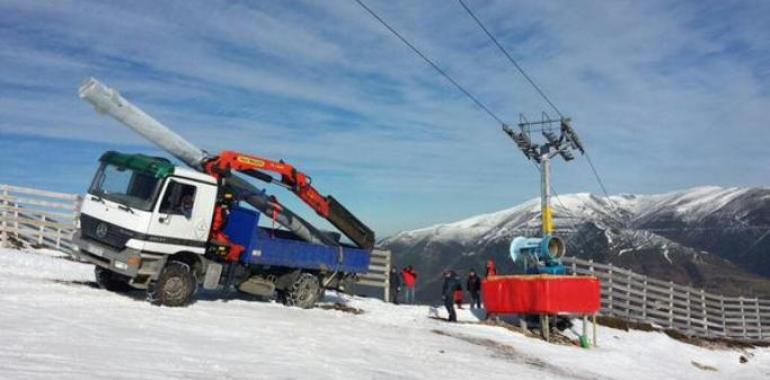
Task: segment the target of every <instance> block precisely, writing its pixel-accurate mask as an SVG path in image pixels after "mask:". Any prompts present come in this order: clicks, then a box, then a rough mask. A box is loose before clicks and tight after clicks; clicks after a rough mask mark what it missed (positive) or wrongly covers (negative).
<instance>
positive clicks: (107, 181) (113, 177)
mask: <svg viewBox="0 0 770 380" xmlns="http://www.w3.org/2000/svg"><path fill="white" fill-rule="evenodd" d="M161 181H162V180H161V179H160V178H155V176H153V175H151V174H148V173H142V172H138V171H133V170H131V169H126V168H122V167H119V166H115V165H112V164H103V165H102V166H101V168H99V171H98V172H97V173H96V176H95V177H94V181H93V183H92V184H91V188H90V189H89V190H88V192H89V193H90V194H92V195H96V196H99V197H102V198H105V199H109V200H111V201H113V202H117V203H120V204H123V205H126V206H128V207H131V208H135V209H139V210H144V211H149V210H150V209H152V205H153V203H154V200H155V196H156V194H157V192H158V188H159V187H160V183H161Z"/></svg>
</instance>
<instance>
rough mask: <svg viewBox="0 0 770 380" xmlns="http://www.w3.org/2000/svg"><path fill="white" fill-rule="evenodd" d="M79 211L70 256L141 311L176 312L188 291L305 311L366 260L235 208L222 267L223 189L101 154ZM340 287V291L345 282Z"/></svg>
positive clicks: (146, 160)
mask: <svg viewBox="0 0 770 380" xmlns="http://www.w3.org/2000/svg"><path fill="white" fill-rule="evenodd" d="M99 161H100V165H99V168H98V170H97V171H96V174H95V175H94V178H93V180H92V182H91V186H90V187H89V189H88V193H87V194H86V195H85V197H84V198H83V203H82V206H81V209H80V221H79V229H78V231H77V232H76V234H75V237H74V239H73V240H74V242H75V243H76V245H77V247H78V250H77V251H76V252H75V255H76V256H77V257H79V258H80V259H81V260H84V261H87V262H90V263H93V264H94V265H95V275H96V281H97V283H98V284H99V285H100V286H101V287H103V288H106V289H108V290H114V291H122V290H128V289H131V288H138V289H146V290H147V291H148V296H149V298H150V300H151V301H153V302H156V303H158V304H162V305H167V306H183V305H186V304H187V303H189V302H190V301H191V300H192V297H193V296H194V294H195V292H196V290H197V287H198V285H199V284H200V285H203V287H204V288H205V289H217V288H219V289H225V290H226V289H229V287H230V286H231V285H233V286H235V287H236V289H238V290H239V291H241V292H245V293H249V294H252V295H258V296H262V297H273V296H275V295H278V296H279V298H281V299H282V300H283V301H284V302H286V303H288V304H291V305H296V306H300V307H312V306H313V305H314V304H315V302H316V300H317V299H318V297H319V295H320V293H321V291H322V289H323V288H325V287H337V288H340V287H342V285H341V284H343V281H348V280H350V279H351V278H355V275H356V274H357V273H366V272H367V271H368V266H369V260H370V254H371V251H370V250H365V249H359V248H356V247H353V246H346V245H344V244H340V245H339V246H327V245H322V244H313V243H309V242H306V241H302V239H299V238H298V237H297V236H296V235H293V234H292V233H290V232H289V231H285V230H277V229H271V228H265V227H260V226H259V217H260V214H259V213H258V212H256V211H254V210H251V209H248V208H243V207H240V206H239V205H238V203H237V201H236V202H234V203H233V204H232V205H231V206H232V207H231V209H230V211H229V212H228V215H229V221H228V222H227V223H226V229H225V232H226V233H227V234H228V235H229V236H231V237H232V239H233V241H234V242H236V243H237V244H239V245H240V246H242V247H244V248H246V249H245V251H244V252H243V253H242V254H240V256H239V257H238V258H237V260H236V261H227V260H224V259H223V258H222V256H221V255H220V254H218V253H217V252H219V251H218V249H221V246H219V245H218V244H217V243H216V242H215V241H214V239H213V238H212V224H213V223H214V216H215V214H216V212H215V210H216V208H217V207H218V203H217V202H218V199H219V198H220V197H221V195H222V194H223V193H225V192H223V191H222V190H223V188H224V186H222V184H221V183H220V182H218V181H217V179H215V178H214V177H212V176H210V175H207V174H203V173H199V172H196V171H193V170H189V169H185V168H180V167H177V166H175V165H173V164H172V163H171V162H170V161H168V160H166V159H165V158H160V157H151V156H146V155H142V154H123V153H118V152H112V151H111V152H107V153H105V154H103V155H102V156H101V158H100V159H99ZM346 283H347V282H346Z"/></svg>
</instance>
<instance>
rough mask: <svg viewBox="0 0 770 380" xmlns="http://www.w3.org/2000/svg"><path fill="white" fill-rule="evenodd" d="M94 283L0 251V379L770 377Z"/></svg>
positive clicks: (735, 360)
mask: <svg viewBox="0 0 770 380" xmlns="http://www.w3.org/2000/svg"><path fill="white" fill-rule="evenodd" d="M92 273H93V272H92V267H91V266H89V265H84V264H79V263H75V262H71V261H68V260H63V259H61V258H60V257H59V256H58V255H57V254H56V253H53V252H50V251H49V252H42V253H41V252H21V251H14V250H7V249H5V250H3V249H0V378H2V379H50V378H57V379H92V378H93V379H105V378H109V379H117V378H138V379H176V378H180V379H181V378H184V379H256V378H271V379H275V378H299V379H327V378H328V379H391V378H399V379H497V378H507V379H510V378H544V379H561V378H579V379H642V378H644V379H690V380H691V379H699V380H700V379H717V378H719V379H728V378H729V379H767V378H770V349H767V348H765V349H755V350H749V351H743V350H709V349H705V348H701V347H696V346H692V345H688V344H684V343H681V342H679V341H676V340H672V339H670V338H668V337H667V336H666V335H664V334H661V333H650V332H640V331H630V332H625V331H621V330H614V329H609V328H604V327H602V328H600V329H599V345H600V347H599V348H595V349H591V350H585V349H580V348H578V347H570V346H563V345H556V344H549V343H545V342H543V341H540V340H538V339H534V338H528V337H525V336H523V335H521V334H517V333H514V332H511V331H509V330H506V329H504V328H501V327H493V326H486V325H480V324H474V323H464V324H448V323H445V322H442V321H438V320H435V319H431V318H428V315H429V309H428V307H426V306H394V305H389V304H385V303H383V302H381V301H379V300H374V299H363V298H357V297H356V298H352V297H347V296H344V297H343V296H338V295H336V294H328V295H327V297H326V301H327V302H345V303H346V304H347V305H348V306H351V307H354V308H358V309H362V310H364V313H363V314H359V315H354V314H352V313H345V312H342V311H336V310H322V309H314V310H300V309H295V308H287V307H284V306H282V305H279V304H275V303H266V302H255V301H249V300H241V299H236V300H230V301H227V302H225V301H223V300H219V299H215V298H213V297H204V299H203V300H199V301H198V302H196V303H195V304H193V305H191V306H190V307H187V308H165V307H156V306H152V305H150V304H148V303H146V302H145V301H144V300H143V296H142V294H141V292H135V293H133V294H129V295H120V294H115V293H110V292H107V291H104V290H101V289H96V288H93V287H92V286H91V285H92V283H91V281H93V274H92ZM460 317H461V320H463V321H466V322H475V321H476V319H475V318H474V317H473V315H472V314H470V313H469V312H467V311H465V313H461V315H460ZM741 355H744V356H746V357H748V359H749V361H748V363H745V364H741V363H739V358H740V356H741ZM698 367H700V368H698Z"/></svg>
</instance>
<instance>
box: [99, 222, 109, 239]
mask: <svg viewBox="0 0 770 380" xmlns="http://www.w3.org/2000/svg"><path fill="white" fill-rule="evenodd" d="M96 236H98V237H100V238H104V237H105V236H107V225H106V224H105V223H99V225H97V226H96Z"/></svg>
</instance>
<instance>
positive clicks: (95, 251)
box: [88, 244, 104, 257]
mask: <svg viewBox="0 0 770 380" xmlns="http://www.w3.org/2000/svg"><path fill="white" fill-rule="evenodd" d="M88 252H90V253H92V254H94V255H96V256H101V257H104V248H102V247H97V246H95V245H93V244H89V245H88Z"/></svg>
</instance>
